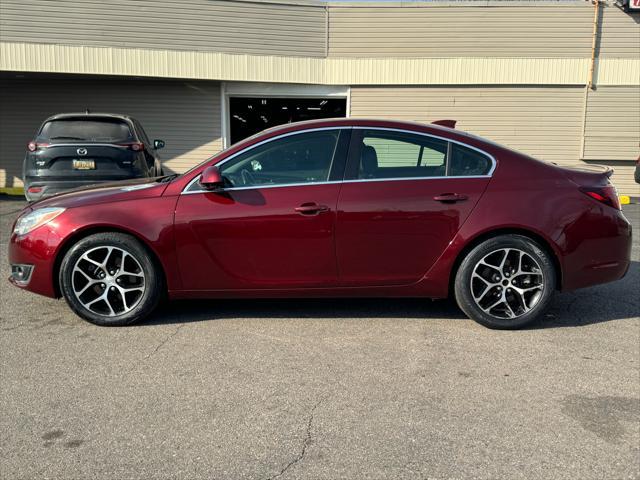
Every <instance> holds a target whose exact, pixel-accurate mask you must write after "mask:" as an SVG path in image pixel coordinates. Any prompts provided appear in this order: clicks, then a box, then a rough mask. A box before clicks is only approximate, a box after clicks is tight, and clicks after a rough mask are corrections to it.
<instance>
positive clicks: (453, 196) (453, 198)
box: [433, 193, 469, 203]
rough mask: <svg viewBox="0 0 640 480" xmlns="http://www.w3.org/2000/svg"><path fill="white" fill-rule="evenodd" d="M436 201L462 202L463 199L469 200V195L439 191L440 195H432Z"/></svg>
mask: <svg viewBox="0 0 640 480" xmlns="http://www.w3.org/2000/svg"><path fill="white" fill-rule="evenodd" d="M433 199H434V200H435V201H436V202H442V203H455V202H464V201H465V200H469V197H467V196H466V195H462V194H460V193H441V194H440V195H436V196H435V197H433Z"/></svg>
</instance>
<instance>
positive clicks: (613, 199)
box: [580, 185, 622, 210]
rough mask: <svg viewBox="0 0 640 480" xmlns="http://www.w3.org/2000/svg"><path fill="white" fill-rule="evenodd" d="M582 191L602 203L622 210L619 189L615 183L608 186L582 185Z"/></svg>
mask: <svg viewBox="0 0 640 480" xmlns="http://www.w3.org/2000/svg"><path fill="white" fill-rule="evenodd" d="M580 191H581V192H582V193H584V194H585V195H589V196H590V197H591V198H593V199H594V200H597V201H598V202H600V203H604V204H605V205H609V206H610V207H613V208H617V209H618V210H622V207H621V206H620V199H619V198H618V191H617V190H616V187H614V186H613V185H607V186H606V187H580Z"/></svg>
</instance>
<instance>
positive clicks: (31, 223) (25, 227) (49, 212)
mask: <svg viewBox="0 0 640 480" xmlns="http://www.w3.org/2000/svg"><path fill="white" fill-rule="evenodd" d="M62 212H64V208H39V209H38V210H34V211H33V212H31V213H27V214H26V215H24V216H22V217H20V218H19V219H18V221H17V222H16V227H15V228H14V229H13V233H15V234H16V235H25V234H27V233H29V232H30V231H32V230H35V229H36V228H38V227H41V226H42V225H45V224H47V223H49V222H50V221H51V220H53V219H54V218H56V217H57V216H58V215H60V214H61V213H62Z"/></svg>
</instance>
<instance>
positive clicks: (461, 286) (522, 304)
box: [454, 235, 556, 329]
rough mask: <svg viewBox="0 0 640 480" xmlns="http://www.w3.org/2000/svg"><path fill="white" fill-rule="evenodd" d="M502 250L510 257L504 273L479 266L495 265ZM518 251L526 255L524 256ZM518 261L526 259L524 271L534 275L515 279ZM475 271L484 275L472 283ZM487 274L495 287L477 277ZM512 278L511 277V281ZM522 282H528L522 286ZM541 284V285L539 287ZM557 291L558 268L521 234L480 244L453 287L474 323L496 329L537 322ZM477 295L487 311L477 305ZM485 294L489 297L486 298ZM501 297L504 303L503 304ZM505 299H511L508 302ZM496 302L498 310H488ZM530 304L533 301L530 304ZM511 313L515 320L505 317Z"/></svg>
mask: <svg viewBox="0 0 640 480" xmlns="http://www.w3.org/2000/svg"><path fill="white" fill-rule="evenodd" d="M508 249H512V250H508ZM502 251H504V252H506V253H505V255H510V257H509V258H508V259H507V260H506V265H505V266H504V267H503V269H502V271H501V270H500V269H499V268H495V272H494V270H493V269H492V267H490V266H489V267H487V266H486V263H483V264H480V261H481V260H485V261H487V262H489V263H491V262H496V260H497V261H501V259H502V253H501V252H502ZM518 251H519V252H523V253H524V254H526V255H522V254H521V253H518ZM527 255H528V256H529V257H527ZM519 258H524V259H525V260H524V262H525V263H528V265H525V268H526V269H528V270H529V271H530V272H532V273H530V274H528V273H523V274H520V275H515V276H513V275H514V272H513V270H515V268H514V264H515V263H516V262H520V260H516V259H519ZM494 259H495V260H494ZM531 259H533V260H534V261H535V263H537V265H535V266H532V265H534V264H533V263H532V262H531ZM491 264H493V263H491ZM498 266H499V265H498ZM476 267H478V270H476ZM474 271H475V272H476V273H477V274H478V273H479V274H481V275H476V276H475V277H473V278H474V279H473V283H472V276H473V274H474ZM537 271H540V273H541V274H542V275H541V276H539V275H538V274H536V273H533V272H537ZM505 272H506V273H505ZM487 273H488V275H489V280H490V282H496V281H497V282H499V283H494V284H493V285H496V286H494V287H490V286H489V283H488V282H486V281H483V279H478V278H477V277H478V276H482V277H483V278H484V277H486V275H487ZM498 275H499V276H500V279H499V280H496V279H498V278H499V277H498ZM510 276H511V278H509V277H510ZM512 282H513V283H512ZM522 282H529V283H527V284H523V283H522ZM538 284H539V285H540V286H539V287H538V288H536V285H538ZM516 286H517V287H519V288H523V289H526V290H528V291H527V292H526V293H524V294H523V293H522V291H518V292H515V290H517V289H516V288H514V287H516ZM485 288H486V290H485ZM472 289H474V291H472ZM555 289H556V268H555V266H554V263H553V260H552V258H551V257H550V256H549V254H548V253H547V252H546V251H545V249H544V248H541V247H540V245H538V244H537V243H536V242H534V241H533V240H531V239H530V238H528V237H525V236H522V235H501V236H498V237H494V238H490V239H488V240H486V241H484V242H482V243H481V244H479V245H477V246H476V247H475V248H473V250H471V251H470V252H469V253H468V254H467V255H466V257H465V258H464V259H463V261H462V263H461V264H460V267H459V268H458V271H457V273H456V277H455V285H454V290H455V297H456V302H457V303H458V306H459V307H460V308H461V309H462V311H463V312H464V313H465V314H467V316H468V317H469V318H471V319H472V320H475V321H476V322H478V323H480V324H481V325H484V326H485V327H488V328H494V329H516V328H521V327H523V326H525V325H528V324H530V323H531V322H533V321H535V320H536V319H538V318H539V317H540V316H541V315H542V314H543V313H544V311H545V310H546V309H547V307H548V306H549V303H550V301H551V299H552V297H553V293H554V292H555ZM509 292H511V293H509ZM474 293H475V294H476V298H479V302H480V303H481V304H482V305H483V306H484V307H485V309H483V308H481V306H480V305H479V303H478V302H476V300H475V299H474ZM485 293H486V296H483V295H485ZM492 296H493V298H492ZM501 298H502V299H503V300H502V301H501V302H500V299H501ZM506 299H510V300H509V301H506ZM494 300H495V301H497V302H500V303H499V304H498V305H497V306H496V307H493V308H487V307H490V306H491V305H493V301H494ZM527 302H530V303H529V305H528V304H527ZM529 307H530V310H528V311H527V308H529ZM509 311H510V312H511V314H513V315H514V318H505V317H504V315H510V313H509Z"/></svg>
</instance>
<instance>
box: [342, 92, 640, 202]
mask: <svg viewBox="0 0 640 480" xmlns="http://www.w3.org/2000/svg"><path fill="white" fill-rule="evenodd" d="M601 97H603V101H602V105H603V106H602V108H603V110H604V112H610V113H606V115H609V116H614V115H615V114H616V113H615V110H611V111H609V110H608V109H609V108H610V105H611V103H610V102H611V99H610V98H604V97H606V95H603V96H601ZM590 98H591V97H590ZM634 108H635V113H636V114H637V113H638V112H640V110H638V107H637V106H633V105H629V106H628V107H626V108H625V109H624V110H623V109H620V110H618V112H623V111H626V112H627V113H628V114H630V115H631V116H632V115H633V114H634ZM583 112H584V87H482V86H478V87H446V88H441V87H395V88H387V87H353V88H352V89H351V115H352V116H354V117H373V118H397V119H403V120H413V121H418V122H426V123H428V122H432V121H434V120H439V119H455V120H457V121H458V124H457V125H456V128H459V129H460V130H465V131H468V132H471V133H475V134H477V135H481V136H483V137H486V138H489V139H491V140H494V141H496V142H498V143H501V144H503V145H505V146H508V147H511V148H514V149H516V150H519V151H521V152H524V153H527V154H529V155H532V156H534V157H536V158H539V159H541V160H546V161H550V162H556V163H558V164H560V165H575V164H578V163H580V155H581V138H582V119H583ZM591 115H592V117H591V118H592V119H593V118H601V119H603V120H604V122H605V123H606V125H608V126H612V125H613V124H615V123H617V122H616V121H615V120H614V119H613V118H606V119H605V118H604V117H602V116H600V117H597V115H598V114H597V113H596V112H595V111H594V110H593V109H592V112H591ZM600 115H602V111H601V112H600ZM626 119H627V121H630V120H632V119H630V118H629V115H627V118H626ZM588 125H589V132H594V131H597V127H595V126H594V125H592V124H591V123H588ZM631 125H632V126H631V127H629V128H627V127H625V129H626V131H627V133H629V134H630V135H631V136H632V135H633V130H634V128H635V127H634V126H633V121H631ZM611 128H613V127H611ZM616 141H617V140H616V139H615V138H614V140H613V142H616ZM590 148H593V147H590ZM621 152H622V150H621V149H617V153H616V154H612V155H611V156H609V157H608V158H607V159H620V157H619V155H620V154H621ZM625 152H627V153H626V154H628V152H629V151H628V150H625ZM604 159H605V158H600V160H604ZM614 169H615V173H614V176H613V182H614V184H616V185H617V186H618V188H619V190H620V191H622V192H624V193H629V194H635V195H637V194H638V193H640V192H638V191H637V190H638V188H637V187H638V185H637V184H635V183H634V181H633V163H632V162H629V164H628V165H624V164H623V165H618V166H614Z"/></svg>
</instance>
